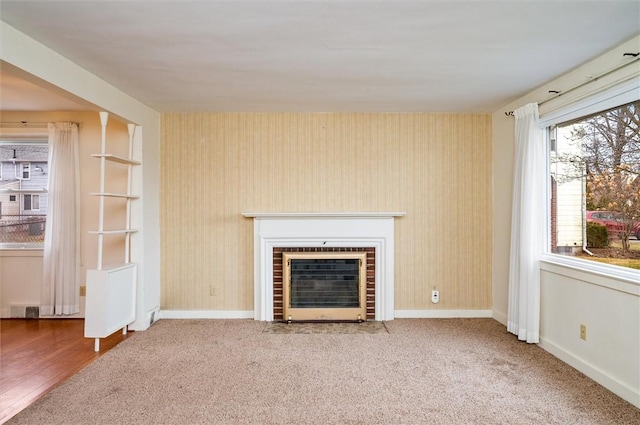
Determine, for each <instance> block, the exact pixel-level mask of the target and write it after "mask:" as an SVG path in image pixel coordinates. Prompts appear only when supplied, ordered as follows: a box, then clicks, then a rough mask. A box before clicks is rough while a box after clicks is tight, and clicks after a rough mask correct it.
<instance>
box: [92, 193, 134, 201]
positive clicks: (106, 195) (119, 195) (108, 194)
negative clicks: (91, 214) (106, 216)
mask: <svg viewBox="0 0 640 425" xmlns="http://www.w3.org/2000/svg"><path fill="white" fill-rule="evenodd" d="M89 195H91V196H104V197H107V198H125V199H138V198H140V197H139V196H137V195H127V194H126V193H110V192H104V193H97V192H96V193H90V194H89Z"/></svg>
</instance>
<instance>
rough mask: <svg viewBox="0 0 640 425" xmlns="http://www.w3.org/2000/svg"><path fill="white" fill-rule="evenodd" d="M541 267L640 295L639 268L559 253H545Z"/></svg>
mask: <svg viewBox="0 0 640 425" xmlns="http://www.w3.org/2000/svg"><path fill="white" fill-rule="evenodd" d="M540 269H541V270H544V271H547V272H550V273H555V274H559V275H562V276H566V277H570V278H573V279H578V280H581V281H583V282H585V283H589V284H592V285H598V286H602V287H605V288H609V289H613V290H616V291H621V292H625V293H628V294H632V295H636V296H640V271H639V270H634V269H627V268H625V267H619V266H611V265H607V264H600V263H596V262H595V261H588V260H580V259H577V258H573V257H568V256H564V255H557V254H543V255H542V258H541V260H540Z"/></svg>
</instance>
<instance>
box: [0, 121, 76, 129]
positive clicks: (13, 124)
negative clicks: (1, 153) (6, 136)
mask: <svg viewBox="0 0 640 425" xmlns="http://www.w3.org/2000/svg"><path fill="white" fill-rule="evenodd" d="M48 124H49V123H48V122H29V121H12V122H0V127H5V128H47V126H48ZM71 124H76V125H78V126H80V123H79V122H72V123H71Z"/></svg>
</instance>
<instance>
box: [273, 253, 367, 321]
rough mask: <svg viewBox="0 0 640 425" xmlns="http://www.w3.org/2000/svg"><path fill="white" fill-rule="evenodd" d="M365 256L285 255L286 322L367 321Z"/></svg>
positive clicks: (328, 254) (359, 254) (357, 254)
mask: <svg viewBox="0 0 640 425" xmlns="http://www.w3.org/2000/svg"><path fill="white" fill-rule="evenodd" d="M365 264H366V253H364V252H295V253H293V252H292V253H284V254H283V264H282V266H283V267H282V269H283V286H284V288H283V292H284V294H283V295H284V297H283V298H284V299H283V301H284V305H283V313H284V314H283V317H284V319H285V320H325V321H331V320H354V321H355V320H358V321H360V320H365V319H366V273H365Z"/></svg>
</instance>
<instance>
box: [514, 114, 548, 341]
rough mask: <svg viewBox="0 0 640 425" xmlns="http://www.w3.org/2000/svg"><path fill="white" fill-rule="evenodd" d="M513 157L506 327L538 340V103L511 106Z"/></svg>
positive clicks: (541, 206)
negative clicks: (513, 108) (513, 107)
mask: <svg viewBox="0 0 640 425" xmlns="http://www.w3.org/2000/svg"><path fill="white" fill-rule="evenodd" d="M514 116H515V157H514V176H513V204H512V210H511V252H510V270H509V304H508V308H507V330H508V331H509V332H511V333H513V334H515V335H517V336H518V339H519V340H521V341H526V342H528V343H537V342H538V341H539V333H540V258H541V255H542V252H543V250H544V241H545V240H546V238H545V229H546V224H545V223H546V201H545V193H546V183H545V182H546V169H547V167H546V156H545V152H546V150H545V147H544V140H543V137H542V129H541V128H540V124H539V117H538V104H536V103H530V104H528V105H525V106H523V107H521V108H519V109H517V110H515V111H514Z"/></svg>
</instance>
